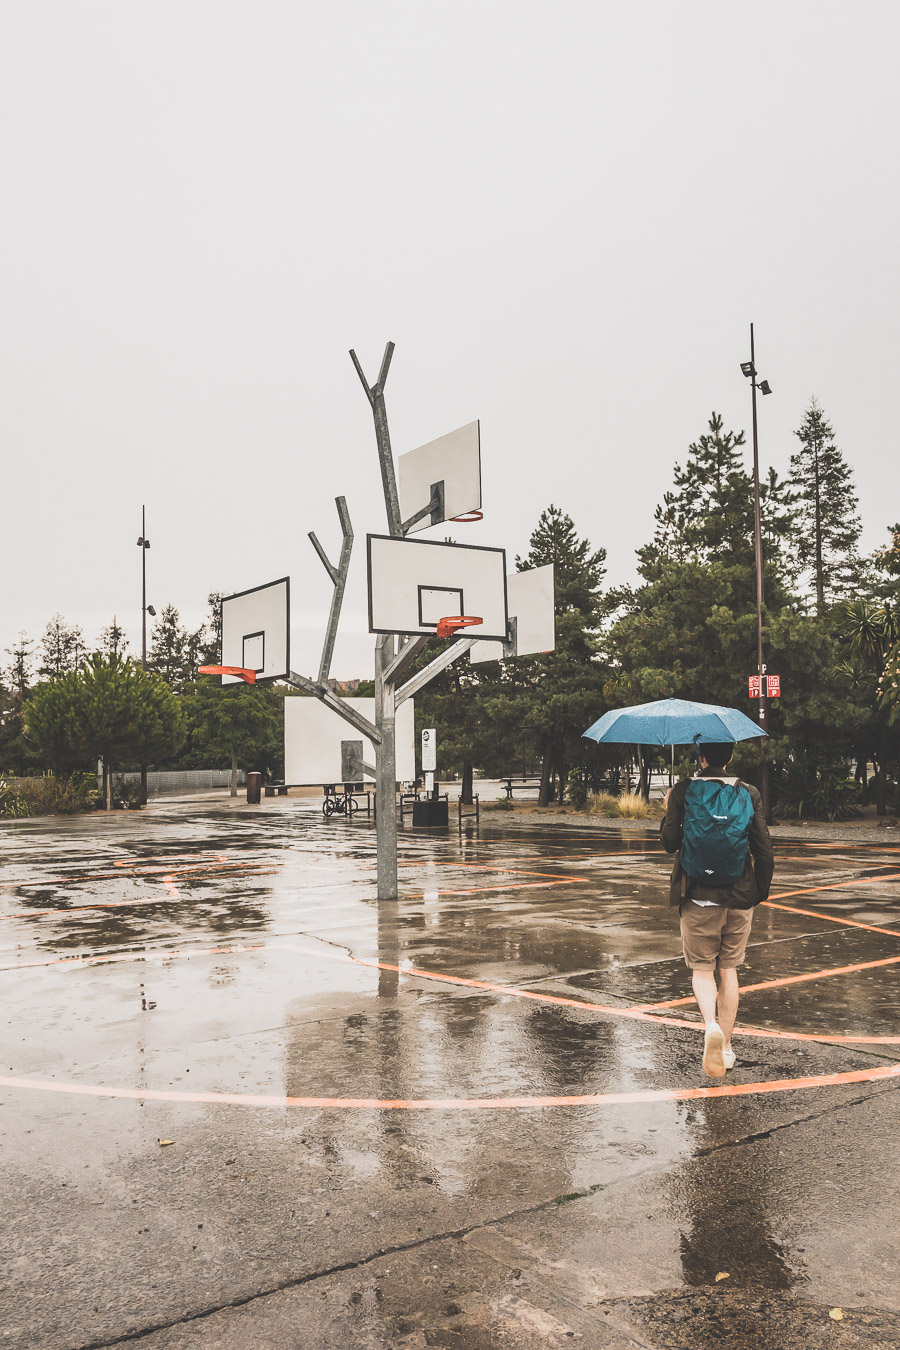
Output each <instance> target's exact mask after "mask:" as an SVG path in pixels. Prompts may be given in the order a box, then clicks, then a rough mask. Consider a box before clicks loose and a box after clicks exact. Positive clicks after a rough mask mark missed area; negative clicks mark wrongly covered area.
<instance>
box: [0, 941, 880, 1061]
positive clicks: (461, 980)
mask: <svg viewBox="0 0 900 1350" xmlns="http://www.w3.org/2000/svg"><path fill="white" fill-rule="evenodd" d="M245 951H246V952H258V951H286V952H297V953H298V954H300V955H301V956H314V957H316V958H324V959H325V960H329V961H340V962H350V963H352V964H353V965H357V966H364V967H366V968H367V969H370V970H389V971H392V972H394V973H395V974H398V975H406V976H410V977H413V978H416V979H425V980H436V981H438V982H440V983H443V984H452V985H458V986H463V987H464V988H468V989H478V990H483V991H484V992H486V993H493V994H500V995H503V996H508V997H510V998H524V999H530V1000H533V1001H534V1002H537V1003H552V1004H555V1005H560V1006H562V1007H566V1008H576V1009H580V1010H581V1011H582V1012H599V1013H605V1014H607V1015H609V1016H612V1017H623V1018H626V1019H627V1020H631V1021H637V1022H650V1023H654V1024H656V1025H658V1026H670V1027H679V1028H687V1030H689V1031H694V1032H698V1031H702V1030H703V1024H702V1022H698V1021H689V1020H687V1019H686V1018H676V1017H659V1016H656V1015H651V1014H650V1013H645V1012H642V1011H641V1010H640V1009H639V1008H634V1007H632V1008H622V1007H612V1006H610V1005H608V1004H603V1003H588V1002H586V1001H585V1000H583V999H574V998H564V997H562V996H561V995H559V994H542V993H539V992H538V991H536V990H533V989H516V988H515V987H514V986H513V985H505V984H493V983H489V982H488V981H486V980H473V979H468V978H466V977H464V976H461V975H444V974H441V973H439V972H437V971H433V970H421V969H419V968H418V967H415V966H412V965H409V966H405V965H404V966H400V965H394V964H392V963H391V962H387V961H378V960H375V959H372V960H368V959H366V958H365V957H361V956H353V955H352V954H351V953H349V952H346V951H343V952H342V951H329V950H325V949H323V950H318V949H317V950H315V951H311V950H310V949H309V948H308V947H298V946H296V945H295V944H293V943H290V942H284V941H278V942H273V943H264V944H257V945H253V946H246V945H241V944H239V945H237V946H234V947H210V948H202V949H200V950H193V951H192V950H186V951H182V950H178V949H173V948H161V949H160V950H159V955H160V958H161V959H166V958H170V957H191V956H207V955H224V954H227V953H240V952H245ZM155 956H156V953H155V952H154V953H147V952H146V951H143V952H123V953H113V954H108V955H104V956H86V957H70V956H66V957H50V958H49V959H48V960H45V961H22V962H14V963H13V964H11V965H7V966H0V970H18V969H19V968H26V967H31V966H36V965H48V966H49V965H62V966H67V967H69V968H70V969H75V968H82V967H84V966H89V965H104V964H109V963H112V962H117V961H129V960H131V961H147V960H153V959H154V958H155ZM734 1035H736V1036H749V1037H752V1038H756V1039H760V1040H787V1041H817V1042H839V1043H841V1044H852V1045H859V1044H863V1045H898V1044H900V1036H844V1035H832V1034H830V1033H829V1032H804V1031H769V1030H765V1029H763V1028H761V1027H736V1028H735V1030H734Z"/></svg>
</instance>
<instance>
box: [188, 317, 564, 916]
mask: <svg viewBox="0 0 900 1350" xmlns="http://www.w3.org/2000/svg"><path fill="white" fill-rule="evenodd" d="M393 354H394V344H393V342H389V343H388V344H387V346H386V347H385V349H384V356H383V358H382V361H381V369H380V370H379V372H378V378H377V379H376V381H375V383H374V384H372V385H370V384H369V382H368V380H367V379H366V377H365V375H364V374H363V370H362V367H361V365H360V363H359V360H358V359H357V356H356V353H355V352H352V351H351V353H350V358H351V360H352V361H353V365H354V367H355V368H356V373H357V375H358V376H359V379H360V383H361V384H362V387H363V389H364V390H365V394H366V398H367V399H368V400H369V405H370V407H371V409H372V417H373V420H374V424H375V442H376V445H377V449H378V459H379V463H380V467H381V482H382V488H383V490H384V505H385V512H386V515H387V533H386V534H384V535H374V534H369V535H368V536H367V540H366V543H367V553H368V558H367V563H368V580H369V632H370V633H373V634H374V635H375V721H374V722H370V721H369V719H368V718H367V717H365V716H364V715H363V714H362V713H361V712H360V711H359V710H358V708H356V707H354V702H355V700H353V699H347V698H339V697H338V696H337V695H336V694H335V693H334V692H333V691H332V689H331V688H330V687H329V677H330V671H331V660H332V655H333V652H334V644H335V639H336V637H337V631H338V624H339V621H340V614H341V607H342V603H343V597H344V588H345V586H346V582H347V576H348V573H349V568H350V555H351V552H352V548H353V527H352V525H351V523H350V513H349V511H348V509H347V503H346V501H345V500H344V498H343V497H336V498H335V504H336V505H337V510H338V519H339V521H340V526H341V535H342V543H341V551H340V557H339V560H338V562H337V564H335V563H332V561H331V559H330V558H329V556H328V554H327V553H326V551H325V549H324V548H323V546H322V544H321V543H320V542H319V540H318V538H317V537H316V535H315V534H314V533H312V532H310V535H309V538H310V541H311V542H312V545H313V547H314V548H315V551H316V553H317V554H318V555H319V559H320V561H321V563H322V565H323V567H324V568H325V570H326V572H327V573H328V577H329V580H330V581H331V584H332V587H333V591H332V598H331V609H330V613H329V616H328V624H327V628H326V631H325V637H324V641H323V644H322V656H321V660H320V662H319V670H318V675H317V677H316V678H315V679H313V678H311V677H309V676H306V675H300V674H298V673H297V672H296V671H294V670H291V667H290V580H289V578H287V577H284V578H282V579H281V580H280V581H276V582H270V583H269V584H268V585H266V586H258V587H256V588H255V589H254V590H250V591H241V592H238V593H237V594H235V595H231V596H227V597H224V598H223V600H222V602H221V609H220V618H221V625H222V654H221V659H222V662H223V664H222V665H218V666H203V667H202V668H201V674H204V675H221V676H222V679H223V683H228V682H229V681H231V680H243V681H244V683H245V684H255V685H262V684H265V683H267V682H272V681H276V680H282V681H285V682H286V683H288V684H290V685H292V686H294V687H295V688H297V689H302V690H303V691H304V692H305V693H308V694H313V695H315V697H316V698H317V699H319V700H320V701H321V702H322V703H324V704H325V705H326V707H328V708H330V709H331V711H332V712H334V713H336V714H337V715H338V716H339V717H340V718H341V719H342V720H343V721H344V722H348V723H349V724H350V725H351V726H352V727H353V728H354V729H355V730H356V732H357V733H358V734H359V735H361V736H363V737H365V738H366V739H367V740H368V741H369V744H370V746H371V747H372V750H373V751H374V754H373V756H372V757H373V758H374V761H375V763H374V765H372V764H371V763H366V762H365V760H364V759H363V758H362V757H361V756H362V754H364V753H365V750H364V747H363V745H362V742H350V741H346V742H343V741H342V742H341V745H342V754H343V749H344V747H345V746H346V747H348V748H349V749H348V754H349V753H350V752H351V751H352V752H353V754H354V755H355V759H354V771H355V770H356V768H357V767H358V769H359V771H360V772H365V773H366V774H368V775H370V776H371V777H374V779H375V786H376V829H377V838H378V899H379V900H396V899H397V810H396V783H397V756H396V717H397V710H398V708H400V707H401V705H402V704H403V703H405V702H406V701H407V699H410V698H412V697H413V695H414V694H416V693H417V692H418V691H419V690H420V689H423V688H424V687H425V686H426V685H427V684H429V683H430V681H431V680H433V679H434V677H435V676H436V675H439V674H440V672H441V671H442V670H446V668H447V667H448V666H450V665H452V664H453V663H454V662H455V661H457V660H458V659H459V658H460V657H461V656H463V655H465V654H466V653H471V656H472V659H473V660H498V659H505V658H508V657H513V656H525V655H529V654H530V653H534V652H544V651H547V650H548V648H549V649H552V647H553V645H554V641H555V638H554V628H553V580H552V567H545V568H537V569H534V570H533V571H531V572H523V573H514V574H512V575H507V573H506V553H505V551H504V550H503V549H500V548H488V547H483V546H472V545H465V544H457V543H454V542H453V541H452V540H449V539H445V540H437V539H424V540H419V539H413V538H409V536H410V535H412V534H416V533H418V531H420V530H426V529H428V528H429V526H433V525H440V524H442V523H444V522H445V521H453V522H455V523H457V524H461V525H467V524H473V523H475V522H476V521H479V520H481V519H482V511H481V432H480V427H479V423H478V422H477V421H476V422H469V423H468V424H467V425H466V426H464V427H460V428H458V430H456V431H451V432H449V433H448V434H447V435H446V436H441V437H439V438H438V440H436V441H430V442H428V443H427V444H426V445H421V446H419V447H418V448H417V449H415V450H410V451H408V452H407V453H406V454H404V455H401V456H400V458H399V488H398V477H397V469H396V466H395V463H394V455H393V451H392V450H391V438H390V432H389V430H388V420H387V410H386V408H385V403H384V388H385V384H386V383H387V377H388V372H389V370H390V366H391V359H392V357H393ZM514 596H517V597H518V598H516V599H515V600H513V597H514ZM511 605H514V606H515V607H514V608H513V607H511ZM467 608H471V609H476V608H477V609H478V611H479V614H478V615H475V614H467V613H465V610H466V609H467ZM448 609H452V610H456V611H457V612H455V613H450V614H448V613H447V610H448ZM474 628H478V629H479V630H480V631H479V633H478V635H477V636H475V635H472V636H469V635H463V636H461V637H459V638H457V640H456V641H455V642H452V643H450V645H449V646H447V647H446V648H445V650H444V651H442V652H441V653H440V654H439V655H438V656H436V657H434V659H433V660H432V661H430V662H429V663H428V664H427V665H426V666H424V667H422V668H421V669H420V670H417V671H416V672H415V674H410V673H409V672H410V667H411V666H412V663H413V662H414V661H415V659H416V657H417V656H418V655H419V653H420V652H421V651H422V650H423V648H425V647H426V646H427V645H428V643H429V642H430V641H431V640H432V639H433V638H434V637H435V636H437V637H439V638H449V637H453V636H454V634H456V633H459V632H461V631H462V630H464V629H474ZM227 662H231V663H232V664H226V663H227Z"/></svg>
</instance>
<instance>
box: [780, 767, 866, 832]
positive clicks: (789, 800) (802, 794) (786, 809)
mask: <svg viewBox="0 0 900 1350" xmlns="http://www.w3.org/2000/svg"><path fill="white" fill-rule="evenodd" d="M860 797H861V789H860V785H859V784H858V783H855V782H854V781H853V779H852V778H851V777H850V776H849V774H848V772H847V765H846V764H845V763H844V762H843V761H840V760H838V761H836V762H835V761H832V762H830V763H824V764H815V763H810V762H802V761H800V760H793V761H791V762H790V763H788V765H787V766H786V767H785V768H784V769H783V771H782V773H781V775H780V777H779V780H778V783H777V785H776V799H777V805H778V810H779V811H782V812H783V813H784V814H785V815H788V816H796V817H797V819H798V820H802V819H803V817H804V816H813V817H819V818H820V819H822V818H824V819H826V820H846V819H847V818H848V817H849V816H855V815H857V814H858V811H857V803H858V802H859V801H860Z"/></svg>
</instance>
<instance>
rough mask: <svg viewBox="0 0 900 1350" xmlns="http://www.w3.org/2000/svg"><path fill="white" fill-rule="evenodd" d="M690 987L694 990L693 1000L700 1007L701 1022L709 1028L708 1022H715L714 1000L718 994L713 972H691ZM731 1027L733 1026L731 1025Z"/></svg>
mask: <svg viewBox="0 0 900 1350" xmlns="http://www.w3.org/2000/svg"><path fill="white" fill-rule="evenodd" d="M691 985H692V987H693V990H694V998H695V999H696V1000H697V1002H698V1003H699V1005H700V1013H701V1015H702V1017H703V1020H704V1022H705V1023H706V1025H707V1026H709V1024H710V1022H715V1020H716V998H717V996H718V992H719V991H718V988H717V986H716V972H715V971H714V970H692V971H691ZM732 1025H734V1024H733V1023H732ZM723 1030H724V1028H723ZM730 1034H731V1033H730V1032H729V1035H730Z"/></svg>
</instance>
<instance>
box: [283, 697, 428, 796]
mask: <svg viewBox="0 0 900 1350" xmlns="http://www.w3.org/2000/svg"><path fill="white" fill-rule="evenodd" d="M348 702H352V704H353V707H354V708H356V709H357V711H358V712H361V713H362V715H363V717H367V718H368V719H369V721H370V722H374V721H375V700H374V698H354V699H351V700H348ZM413 703H414V700H413V699H411V698H410V699H407V700H406V702H405V703H402V704H401V705H400V707H399V708H398V709H397V723H396V726H397V781H398V782H403V783H405V782H412V780H413V779H414V778H415V776H416V748H415V714H414V709H413ZM358 740H362V743H363V759H365V760H366V761H367V762H368V763H369V764H374V763H375V747H374V746H373V744H372V742H371V741H370V740H369V739H368V738H367V737H364V736H362V734H361V733H360V732H358V731H357V730H356V728H355V727H352V726H351V725H350V723H349V722H345V721H344V719H343V718H342V717H339V716H338V715H337V713H335V712H332V711H331V709H330V708H326V706H325V704H324V703H322V702H321V701H320V700H319V699H317V698H286V699H285V700H284V781H285V782H286V783H291V784H293V785H295V786H298V787H299V786H302V785H315V784H317V783H340V782H341V781H342V779H341V741H358ZM365 777H366V779H367V781H372V780H371V779H370V778H369V775H368V774H366V775H365Z"/></svg>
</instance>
